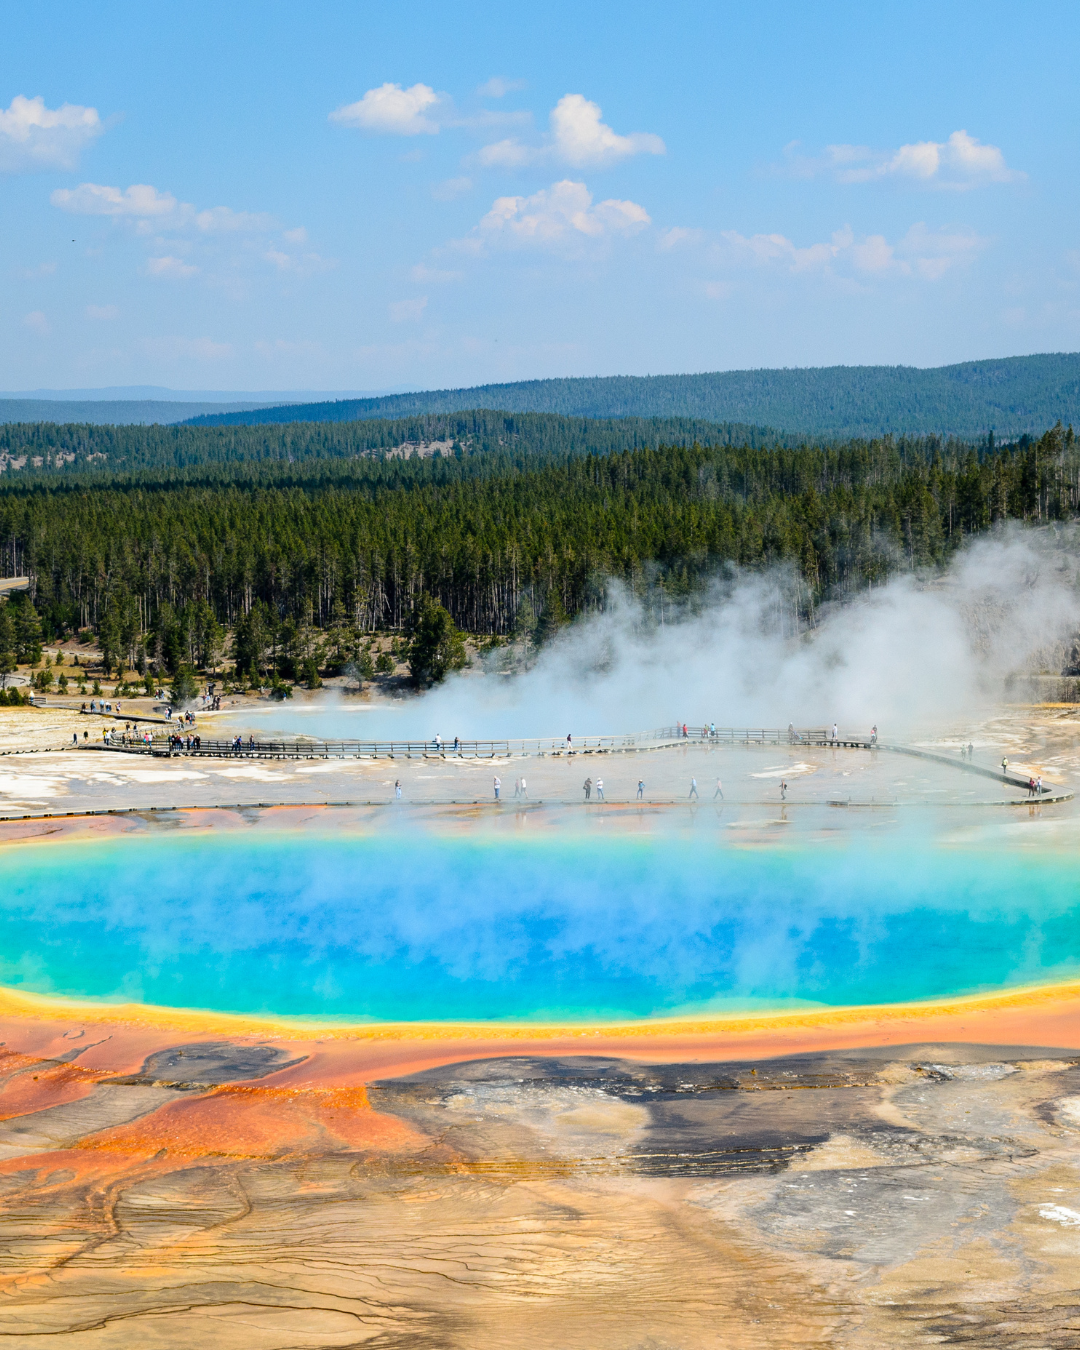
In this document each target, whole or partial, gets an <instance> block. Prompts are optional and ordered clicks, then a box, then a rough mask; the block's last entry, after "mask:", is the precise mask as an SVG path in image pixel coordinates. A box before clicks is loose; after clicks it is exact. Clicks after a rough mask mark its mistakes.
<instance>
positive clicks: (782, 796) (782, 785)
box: [780, 778, 787, 802]
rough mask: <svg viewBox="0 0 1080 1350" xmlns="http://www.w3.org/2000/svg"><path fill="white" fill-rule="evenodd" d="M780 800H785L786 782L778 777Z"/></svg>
mask: <svg viewBox="0 0 1080 1350" xmlns="http://www.w3.org/2000/svg"><path fill="white" fill-rule="evenodd" d="M780 800H781V801H782V802H786V801H787V783H785V782H784V780H783V779H782V778H781V779H780Z"/></svg>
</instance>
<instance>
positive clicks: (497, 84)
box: [476, 75, 525, 98]
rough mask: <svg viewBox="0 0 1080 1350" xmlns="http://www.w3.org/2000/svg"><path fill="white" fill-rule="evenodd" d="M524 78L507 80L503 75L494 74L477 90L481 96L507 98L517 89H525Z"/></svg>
mask: <svg viewBox="0 0 1080 1350" xmlns="http://www.w3.org/2000/svg"><path fill="white" fill-rule="evenodd" d="M524 88H525V81H524V80H506V79H504V78H503V77H502V76H501V75H493V76H492V77H491V79H490V80H488V81H486V83H484V84H482V85H481V86H480V88H479V89H478V90H477V91H476V92H477V93H478V94H479V95H480V97H481V98H505V97H506V95H507V94H512V93H513V92H514V90H515V89H524Z"/></svg>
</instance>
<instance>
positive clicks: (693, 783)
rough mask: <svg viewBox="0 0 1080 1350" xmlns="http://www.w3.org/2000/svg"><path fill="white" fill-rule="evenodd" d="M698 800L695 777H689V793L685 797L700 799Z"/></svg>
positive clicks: (692, 799)
mask: <svg viewBox="0 0 1080 1350" xmlns="http://www.w3.org/2000/svg"><path fill="white" fill-rule="evenodd" d="M700 800H701V798H700V797H699V796H698V790H697V779H696V778H691V779H690V794H689V796H688V797H687V801H700Z"/></svg>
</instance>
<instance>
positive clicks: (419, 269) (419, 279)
mask: <svg viewBox="0 0 1080 1350" xmlns="http://www.w3.org/2000/svg"><path fill="white" fill-rule="evenodd" d="M409 275H410V276H411V277H412V279H413V281H415V282H416V284H417V285H418V286H446V285H449V283H450V282H452V281H461V280H462V279H463V278H464V276H465V273H464V272H441V271H439V270H438V269H437V268H435V267H427V266H425V265H424V263H417V264H416V266H415V267H414V268H413V269H412V270H411V272H410V273H409Z"/></svg>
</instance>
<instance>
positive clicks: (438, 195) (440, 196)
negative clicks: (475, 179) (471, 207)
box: [431, 178, 473, 202]
mask: <svg viewBox="0 0 1080 1350" xmlns="http://www.w3.org/2000/svg"><path fill="white" fill-rule="evenodd" d="M472 185H473V183H472V179H471V178H447V179H446V181H445V182H442V183H436V184H435V186H434V187H433V188H432V189H431V195H432V196H433V197H434V198H435V200H436V201H437V202H451V201H453V200H454V198H455V197H461V196H463V195H464V194H465V193H466V192H471V191H472Z"/></svg>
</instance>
